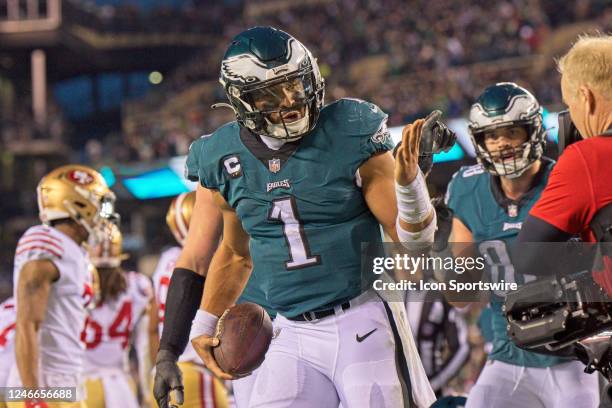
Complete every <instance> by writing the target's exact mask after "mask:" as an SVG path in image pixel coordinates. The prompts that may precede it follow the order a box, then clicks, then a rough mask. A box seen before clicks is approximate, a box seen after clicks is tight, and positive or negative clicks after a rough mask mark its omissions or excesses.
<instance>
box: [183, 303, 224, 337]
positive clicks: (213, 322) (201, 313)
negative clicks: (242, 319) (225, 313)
mask: <svg viewBox="0 0 612 408" xmlns="http://www.w3.org/2000/svg"><path fill="white" fill-rule="evenodd" d="M218 321H219V318H218V317H217V316H215V315H214V314H212V313H208V312H207V311H206V310H202V309H200V310H198V312H197V313H196V315H195V318H194V319H193V322H192V323H191V333H190V334H189V338H190V339H193V338H196V337H198V336H202V335H206V336H210V337H212V336H214V335H215V330H216V329H217V322H218Z"/></svg>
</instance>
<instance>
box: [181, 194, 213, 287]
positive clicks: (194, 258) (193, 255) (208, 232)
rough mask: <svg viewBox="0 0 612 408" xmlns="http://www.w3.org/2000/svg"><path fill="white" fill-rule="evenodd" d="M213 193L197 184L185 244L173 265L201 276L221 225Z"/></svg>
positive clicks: (207, 266)
mask: <svg viewBox="0 0 612 408" xmlns="http://www.w3.org/2000/svg"><path fill="white" fill-rule="evenodd" d="M213 194H214V193H213V192H212V191H210V190H207V189H205V188H204V187H202V186H198V189H197V191H196V201H195V204H194V207H193V212H192V216H191V220H190V222H189V231H188V233H187V238H186V239H185V245H184V247H183V250H182V251H181V255H180V256H179V258H178V259H177V261H176V265H175V266H176V267H177V268H185V269H189V270H191V271H194V272H196V273H198V274H200V275H202V276H206V274H207V272H208V268H209V266H210V262H211V260H212V257H213V254H214V253H215V250H216V249H217V246H218V245H219V240H220V239H221V232H222V227H223V218H222V214H221V210H220V209H219V207H218V205H217V204H216V203H215V201H214V199H213Z"/></svg>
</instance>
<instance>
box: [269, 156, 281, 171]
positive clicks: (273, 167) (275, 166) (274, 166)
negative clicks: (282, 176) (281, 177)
mask: <svg viewBox="0 0 612 408" xmlns="http://www.w3.org/2000/svg"><path fill="white" fill-rule="evenodd" d="M280 167H281V163H280V159H272V160H268V170H270V171H271V172H272V173H278V172H279V171H280Z"/></svg>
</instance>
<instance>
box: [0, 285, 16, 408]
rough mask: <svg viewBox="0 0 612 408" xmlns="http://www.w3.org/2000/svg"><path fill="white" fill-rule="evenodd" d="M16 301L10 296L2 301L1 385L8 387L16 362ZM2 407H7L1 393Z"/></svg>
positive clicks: (0, 404)
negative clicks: (10, 373)
mask: <svg viewBox="0 0 612 408" xmlns="http://www.w3.org/2000/svg"><path fill="white" fill-rule="evenodd" d="M15 320H16V316H15V302H14V301H13V298H12V297H10V298H8V299H6V300H5V301H4V302H2V303H0V387H6V381H7V380H8V374H9V371H10V370H11V367H12V366H13V364H15V341H14V338H15ZM0 408H6V404H5V403H4V402H3V398H2V394H0Z"/></svg>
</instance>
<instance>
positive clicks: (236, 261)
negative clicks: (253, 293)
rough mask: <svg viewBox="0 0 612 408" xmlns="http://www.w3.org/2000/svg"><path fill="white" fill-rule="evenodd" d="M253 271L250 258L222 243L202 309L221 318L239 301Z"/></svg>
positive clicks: (213, 264)
mask: <svg viewBox="0 0 612 408" xmlns="http://www.w3.org/2000/svg"><path fill="white" fill-rule="evenodd" d="M252 269H253V264H252V261H251V257H250V256H245V255H244V254H238V253H236V252H234V251H232V250H231V249H230V248H229V247H228V246H227V245H226V244H224V243H223V242H222V243H221V245H219V249H218V250H217V253H215V256H214V257H213V261H212V263H211V266H210V269H209V271H208V276H207V278H206V285H205V286H204V297H203V298H202V305H201V308H202V309H204V310H206V311H207V312H209V313H212V314H214V315H216V316H221V315H222V314H223V312H224V311H225V310H226V309H228V308H229V307H230V306H232V305H233V304H234V303H236V300H238V297H239V296H240V294H241V293H242V291H243V289H244V287H245V286H246V284H247V282H248V280H249V277H250V276H251V271H252Z"/></svg>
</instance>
